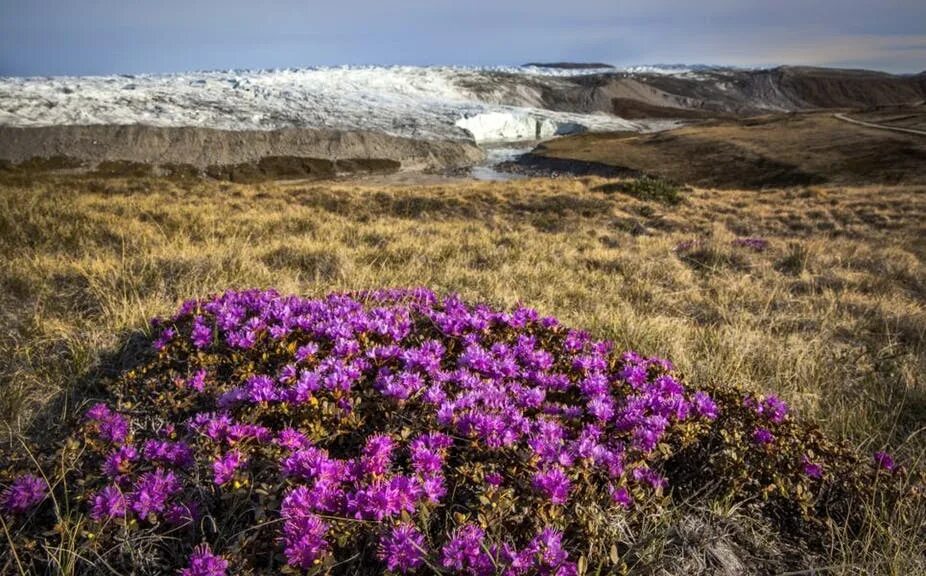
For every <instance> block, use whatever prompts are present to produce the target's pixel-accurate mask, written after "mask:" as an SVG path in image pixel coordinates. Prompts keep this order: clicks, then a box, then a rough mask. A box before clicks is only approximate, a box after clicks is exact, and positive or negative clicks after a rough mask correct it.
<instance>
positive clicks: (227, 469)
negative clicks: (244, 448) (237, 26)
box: [212, 450, 244, 486]
mask: <svg viewBox="0 0 926 576" xmlns="http://www.w3.org/2000/svg"><path fill="white" fill-rule="evenodd" d="M243 464H244V461H243V459H242V457H241V452H239V451H237V450H230V451H229V452H228V453H227V454H225V455H224V456H220V457H219V458H216V459H215V461H214V462H213V463H212V474H213V477H214V479H215V483H216V484H218V485H220V486H221V485H222V484H225V483H226V482H228V481H229V480H231V479H232V478H234V477H235V472H236V471H237V470H238V468H240V467H241V466H242V465H243Z"/></svg>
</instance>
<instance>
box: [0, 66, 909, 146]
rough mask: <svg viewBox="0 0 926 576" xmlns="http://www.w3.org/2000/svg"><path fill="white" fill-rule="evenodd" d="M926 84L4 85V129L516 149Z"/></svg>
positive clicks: (434, 73) (383, 81)
mask: <svg viewBox="0 0 926 576" xmlns="http://www.w3.org/2000/svg"><path fill="white" fill-rule="evenodd" d="M924 100H926V74H918V75H912V76H911V75H895V74H888V73H885V72H874V71H865V70H840V69H830V68H810V67H789V66H783V67H778V68H767V69H744V68H724V67H712V66H703V65H691V66H685V65H655V66H653V65H650V66H634V67H628V68H614V67H612V66H609V65H607V64H601V63H570V62H562V63H534V64H532V65H530V66H509V67H485V68H469V67H449V66H445V67H424V68H422V67H412V66H390V67H379V66H364V67H333V68H325V67H322V68H306V69H286V70H258V71H246V70H235V71H213V72H190V73H182V74H161V75H157V74H155V75H147V74H145V75H135V76H122V75H114V76H95V77H53V78H0V126H18V127H43V126H65V125H80V126H87V125H131V124H143V125H148V126H159V127H195V128H215V129H222V130H274V129H288V128H314V129H323V128H327V129H335V130H343V131H358V130H359V131H368V132H377V133H385V134H390V135H393V136H402V137H407V138H414V139H426V140H447V139H450V140H475V141H476V142H479V143H484V142H520V141H524V140H536V139H545V138H548V137H550V136H552V135H562V134H570V133H575V132H581V131H585V130H590V131H643V132H646V131H652V130H660V129H664V128H669V127H672V126H676V125H677V124H678V122H677V121H680V120H691V119H700V118H719V117H729V116H744V115H757V114H766V113H770V112H794V111H802V110H815V109H828V108H840V109H844V108H873V107H879V106H909V105H917V104H920V103H922V102H923V101H924Z"/></svg>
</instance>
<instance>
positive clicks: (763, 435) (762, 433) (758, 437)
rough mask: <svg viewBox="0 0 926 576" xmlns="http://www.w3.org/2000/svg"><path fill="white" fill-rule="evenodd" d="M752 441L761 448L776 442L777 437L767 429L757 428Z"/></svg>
mask: <svg viewBox="0 0 926 576" xmlns="http://www.w3.org/2000/svg"><path fill="white" fill-rule="evenodd" d="M752 441H753V442H755V443H756V444H759V445H760V446H764V445H766V444H771V443H772V442H774V441H775V436H774V435H773V434H772V433H771V432H769V431H768V430H767V429H766V428H756V429H755V431H754V432H753V433H752Z"/></svg>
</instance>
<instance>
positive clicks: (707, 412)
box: [691, 390, 717, 420]
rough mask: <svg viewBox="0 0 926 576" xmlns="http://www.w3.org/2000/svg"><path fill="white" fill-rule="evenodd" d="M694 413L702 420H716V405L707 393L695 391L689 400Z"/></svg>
mask: <svg viewBox="0 0 926 576" xmlns="http://www.w3.org/2000/svg"><path fill="white" fill-rule="evenodd" d="M691 404H692V407H693V408H694V411H695V413H696V414H697V415H698V416H701V417H702V418H706V419H708V420H714V419H716V418H717V404H716V403H715V402H714V400H713V399H712V398H711V397H710V395H709V394H708V393H707V392H702V391H700V390H699V391H697V392H695V393H694V396H692V398H691Z"/></svg>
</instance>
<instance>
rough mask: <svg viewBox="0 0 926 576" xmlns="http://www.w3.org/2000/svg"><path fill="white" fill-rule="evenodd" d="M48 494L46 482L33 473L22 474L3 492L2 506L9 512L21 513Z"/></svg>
mask: <svg viewBox="0 0 926 576" xmlns="http://www.w3.org/2000/svg"><path fill="white" fill-rule="evenodd" d="M47 494H48V483H46V482H45V480H44V479H42V478H39V477H38V476H36V475H34V474H23V475H22V476H20V477H18V478H16V479H15V480H13V482H12V484H10V486H9V487H8V488H7V489H6V490H5V491H4V492H3V498H2V507H3V510H5V511H6V512H9V513H10V514H23V513H25V512H28V511H30V510H32V509H33V508H35V507H36V506H37V505H38V504H39V503H41V502H42V500H44V499H45V496H47Z"/></svg>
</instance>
